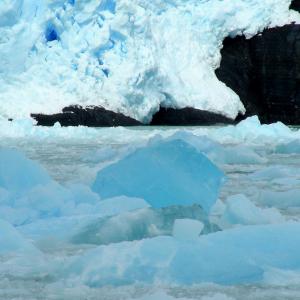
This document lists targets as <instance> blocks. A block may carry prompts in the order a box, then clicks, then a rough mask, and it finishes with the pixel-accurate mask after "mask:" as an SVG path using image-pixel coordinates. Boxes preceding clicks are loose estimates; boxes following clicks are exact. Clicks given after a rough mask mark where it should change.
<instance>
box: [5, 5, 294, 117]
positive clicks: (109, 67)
mask: <svg viewBox="0 0 300 300" xmlns="http://www.w3.org/2000/svg"><path fill="white" fill-rule="evenodd" d="M290 2H291V0H281V1H278V0H265V1H260V0H238V1H228V0H222V1H220V0H153V1H147V0H130V1H129V0H101V1H96V0H53V1H47V0H41V1H33V0H22V1H20V0H4V1H1V3H0V57H1V62H2V63H1V65H0V117H5V118H7V117H9V118H23V117H28V116H29V114H30V113H39V112H43V113H56V112H58V111H59V110H60V109H62V108H63V107H65V106H67V105H70V104H81V105H83V106H85V105H102V106H104V107H105V108H107V109H111V110H114V111H118V112H122V113H124V114H126V115H129V116H131V117H133V118H136V119H138V120H141V121H143V122H148V121H149V120H150V119H151V115H152V114H153V113H154V112H156V111H157V110H158V108H159V106H160V105H162V106H172V107H179V108H181V107H185V106H193V107H195V108H198V109H203V110H209V111H213V112H218V113H222V114H224V115H226V116H228V117H231V118H234V117H235V116H236V115H237V114H238V112H243V111H244V107H243V105H242V103H241V102H240V100H239V98H238V96H237V95H236V94H235V93H234V92H233V91H232V90H230V89H229V88H227V87H226V86H225V85H224V84H223V83H221V82H220V81H218V80H217V78H216V76H215V73H214V69H215V68H217V66H218V65H219V62H220V51H219V50H220V48H221V46H222V40H223V39H224V37H226V36H227V35H231V36H235V35H238V34H242V33H244V34H245V35H246V36H249V37H250V36H251V35H253V34H255V33H257V32H258V31H259V30H262V29H263V28H264V27H267V26H276V25H282V24H285V23H288V22H291V21H299V16H298V14H297V13H296V12H292V11H289V9H288V7H289V4H290Z"/></svg>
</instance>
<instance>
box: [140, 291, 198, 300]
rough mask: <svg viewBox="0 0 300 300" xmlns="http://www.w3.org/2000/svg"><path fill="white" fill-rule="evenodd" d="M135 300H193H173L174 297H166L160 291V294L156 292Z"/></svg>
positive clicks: (179, 299) (185, 299)
mask: <svg viewBox="0 0 300 300" xmlns="http://www.w3.org/2000/svg"><path fill="white" fill-rule="evenodd" d="M137 300H193V299H191V298H189V299H187V298H177V297H176V298H174V297H172V296H170V295H168V294H167V293H166V292H163V291H161V292H156V293H154V294H151V295H146V296H143V297H141V298H138V299H137Z"/></svg>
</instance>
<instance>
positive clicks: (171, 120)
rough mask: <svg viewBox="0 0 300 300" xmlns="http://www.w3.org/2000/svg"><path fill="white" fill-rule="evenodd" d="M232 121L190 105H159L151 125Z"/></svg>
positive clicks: (213, 123) (208, 123)
mask: <svg viewBox="0 0 300 300" xmlns="http://www.w3.org/2000/svg"><path fill="white" fill-rule="evenodd" d="M233 122H234V121H233V120H231V119H228V118H226V117H224V116H222V115H219V114H215V113H212V112H208V111H203V110H199V109H195V108H191V107H186V108H182V109H174V108H164V107H161V108H160V110H159V111H158V112H157V113H156V114H155V115H154V116H153V119H152V121H151V125H170V126H184V125H185V126H189V125H203V126H208V125H215V124H232V123H233Z"/></svg>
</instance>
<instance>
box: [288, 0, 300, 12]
mask: <svg viewBox="0 0 300 300" xmlns="http://www.w3.org/2000/svg"><path fill="white" fill-rule="evenodd" d="M290 9H293V10H296V11H299V12H300V0H293V1H292V3H291V6H290Z"/></svg>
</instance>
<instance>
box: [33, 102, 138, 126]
mask: <svg viewBox="0 0 300 300" xmlns="http://www.w3.org/2000/svg"><path fill="white" fill-rule="evenodd" d="M31 116H32V117H33V118H34V119H35V120H36V121H37V125H41V126H53V125H54V124H55V123H56V122H59V123H60V124H61V126H79V125H82V126H89V127H116V126H138V125H141V123H140V122H139V121H137V120H135V119H132V118H130V117H127V116H125V115H123V114H121V113H115V112H113V111H110V110H106V109H105V108H103V107H97V106H95V107H94V106H91V107H86V108H83V107H81V106H69V107H66V108H64V109H63V110H62V113H58V114H53V115H45V114H32V115H31Z"/></svg>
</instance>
